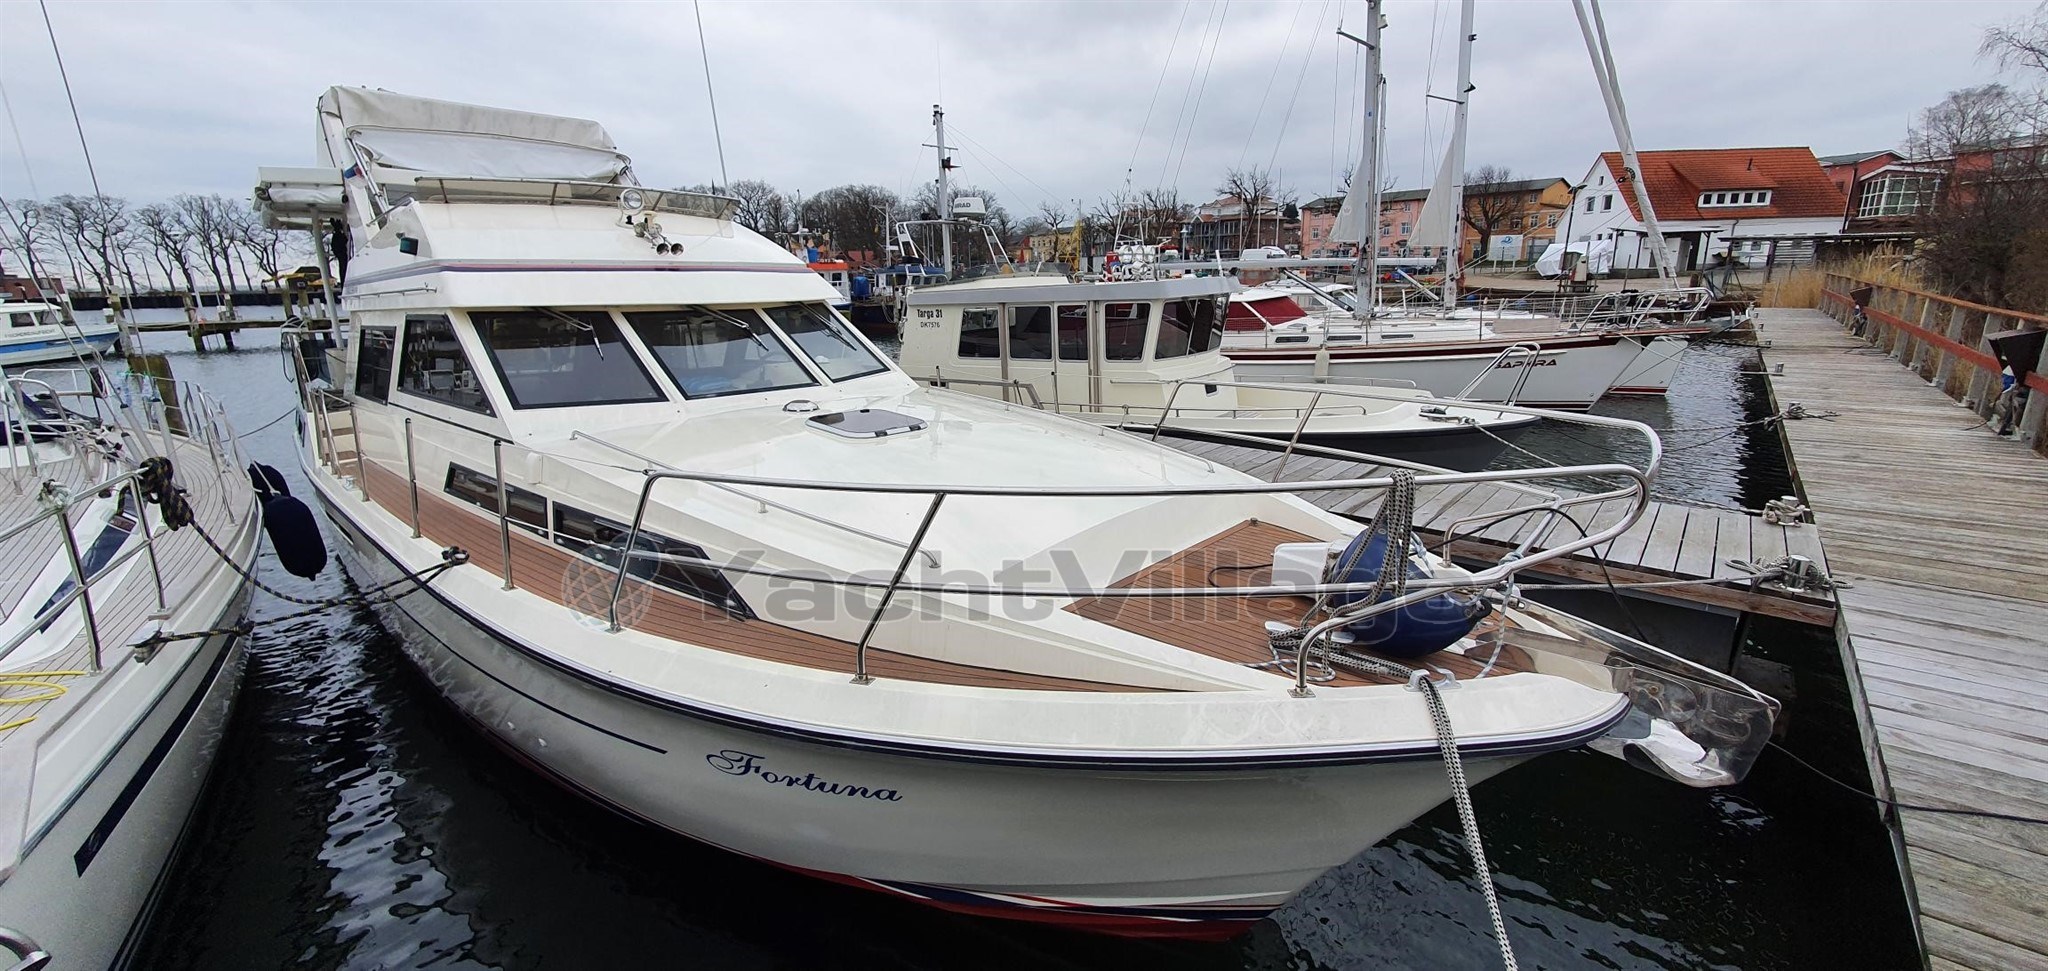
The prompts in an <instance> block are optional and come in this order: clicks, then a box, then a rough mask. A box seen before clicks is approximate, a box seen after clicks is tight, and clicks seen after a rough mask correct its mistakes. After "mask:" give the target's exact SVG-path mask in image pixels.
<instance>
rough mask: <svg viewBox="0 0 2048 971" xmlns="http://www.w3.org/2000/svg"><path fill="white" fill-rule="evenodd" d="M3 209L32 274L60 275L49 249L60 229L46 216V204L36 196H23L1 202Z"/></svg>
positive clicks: (0, 205) (10, 229) (31, 275)
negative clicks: (18, 198) (32, 197)
mask: <svg viewBox="0 0 2048 971" xmlns="http://www.w3.org/2000/svg"><path fill="white" fill-rule="evenodd" d="M0 210H4V211H5V212H6V215H7V226H8V229H9V231H10V233H11V234H12V235H13V236H14V238H15V239H16V240H17V241H19V242H20V244H21V255H22V257H23V258H25V259H26V260H27V261H28V271H29V276H30V277H34V278H41V277H47V276H54V275H56V272H57V267H56V266H55V265H53V264H52V263H51V262H50V260H49V253H48V248H49V246H50V244H51V243H52V242H55V239H54V237H55V235H56V230H55V227H54V226H53V225H52V224H51V223H50V222H49V221H47V220H46V219H45V218H44V214H43V204H42V203H41V202H38V201H36V200H34V199H20V200H15V201H13V202H0ZM38 288H40V283H38Z"/></svg>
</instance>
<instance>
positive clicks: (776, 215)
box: [725, 179, 789, 233]
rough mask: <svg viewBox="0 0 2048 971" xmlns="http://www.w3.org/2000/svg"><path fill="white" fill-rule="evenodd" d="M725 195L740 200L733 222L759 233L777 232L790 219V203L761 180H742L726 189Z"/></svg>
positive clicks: (778, 191)
mask: <svg viewBox="0 0 2048 971" xmlns="http://www.w3.org/2000/svg"><path fill="white" fill-rule="evenodd" d="M725 194H726V195H729V196H732V197H733V198H735V199H738V200H739V208H738V209H737V210H735V211H734V213H733V221H734V222H737V223H739V224H740V225H742V226H745V227H747V228H748V229H751V230H753V231H755V232H757V233H772V232H777V231H779V230H780V229H781V228H782V223H783V222H784V221H785V220H786V219H787V218H788V209H789V203H788V202H787V201H786V200H784V199H783V197H782V192H781V191H780V190H778V189H776V188H775V187H774V186H772V185H769V184H768V183H766V182H763V181H761V180H759V179H741V180H739V181H738V182H734V183H733V184H731V185H729V186H726V187H725Z"/></svg>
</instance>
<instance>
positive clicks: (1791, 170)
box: [1559, 148, 1848, 272]
mask: <svg viewBox="0 0 2048 971" xmlns="http://www.w3.org/2000/svg"><path fill="white" fill-rule="evenodd" d="M1639 157H1640V159H1641V160H1642V167H1643V171H1642V180H1643V185H1644V186H1645V187H1646V188H1648V189H1649V195H1650V204H1651V205H1653V206H1655V207H1656V209H1657V222H1658V225H1659V228H1660V229H1662V230H1663V235H1664V239H1665V241H1666V245H1667V248H1668V252H1670V253H1671V254H1672V256H1673V260H1674V262H1673V265H1674V266H1675V267H1676V268H1677V269H1678V270H1679V271H1680V272H1686V271H1690V270H1698V269H1703V268H1706V267H1707V266H1710V265H1712V264H1713V263H1714V262H1715V261H1716V259H1717V258H1718V257H1721V256H1724V255H1728V256H1732V257H1733V258H1734V259H1737V260H1739V261H1741V262H1743V263H1745V264H1750V265H1759V264H1761V263H1762V262H1763V260H1764V255H1765V253H1766V252H1768V248H1769V244H1767V243H1766V242H1765V241H1764V239H1766V238H1769V239H1776V240H1778V241H1779V242H1778V244H1777V246H1778V248H1777V257H1776V258H1777V261H1778V262H1780V263H1784V262H1799V261H1802V260H1806V259H1811V256H1812V251H1813V247H1812V243H1811V242H1807V243H1804V244H1803V245H1802V244H1801V243H1800V242H1799V240H1800V238H1801V237H1807V236H1812V237H1819V236H1827V235H1833V234H1836V233H1840V232H1841V231H1842V218H1843V212H1844V209H1845V208H1846V206H1847V202H1848V200H1847V198H1846V197H1845V196H1844V195H1843V193H1842V190H1841V189H1840V188H1837V187H1836V185H1835V183H1834V181H1833V180H1831V179H1830V178H1828V175H1827V172H1826V171H1825V170H1823V169H1822V168H1821V165H1820V161H1819V160H1818V159H1816V158H1814V156H1813V151H1812V150H1811V149H1806V148H1710V149H1688V150H1683V151H1671V152H1642V153H1640V154H1639ZM1628 181H1629V180H1628V176H1627V174H1626V168H1625V167H1624V166H1623V165H1622V161H1621V154H1620V153H1619V152H1605V153H1602V154H1601V156H1600V157H1599V158H1598V159H1597V160H1595V161H1594V162H1593V165H1592V167H1591V168H1590V169H1588V170H1587V172H1586V177H1585V179H1584V180H1583V181H1582V182H1581V183H1580V184H1579V185H1578V186H1577V187H1576V188H1575V190H1574V192H1573V196H1572V210H1571V212H1570V214H1569V215H1568V217H1567V222H1565V223H1564V224H1563V225H1561V226H1560V227H1559V229H1560V236H1563V237H1567V238H1569V239H1570V240H1572V241H1580V240H1601V239H1606V240H1613V242H1614V266H1615V269H1616V270H1618V271H1620V270H1632V269H1641V270H1648V269H1650V268H1651V267H1653V266H1654V265H1655V263H1654V261H1653V259H1652V257H1651V251H1650V249H1649V248H1648V247H1646V246H1645V245H1644V239H1645V237H1646V236H1647V235H1648V232H1647V231H1646V230H1645V228H1644V225H1643V216H1642V213H1641V211H1640V208H1639V206H1638V205H1637V203H1636V198H1635V191H1634V189H1633V188H1632V187H1631V186H1630V185H1628ZM1731 246H1732V247H1733V252H1732V253H1731V252H1730V248H1731Z"/></svg>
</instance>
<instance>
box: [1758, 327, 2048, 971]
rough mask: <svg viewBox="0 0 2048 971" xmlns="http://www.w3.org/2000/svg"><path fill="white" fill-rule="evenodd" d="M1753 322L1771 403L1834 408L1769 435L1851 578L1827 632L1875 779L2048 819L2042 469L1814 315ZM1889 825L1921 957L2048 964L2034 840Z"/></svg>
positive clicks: (2001, 830)
mask: <svg viewBox="0 0 2048 971" xmlns="http://www.w3.org/2000/svg"><path fill="white" fill-rule="evenodd" d="M1762 315H1763V316H1762V321H1761V327H1762V332H1761V333H1762V336H1764V337H1766V338H1769V339H1770V341H1771V342H1772V346H1771V347H1770V348H1769V349H1768V350H1766V351H1765V352H1764V355H1765V357H1766V359H1767V360H1769V361H1771V362H1773V363H1783V364H1784V365H1785V373H1784V374H1783V375H1778V376H1773V377H1771V378H1770V382H1771V386H1772V392H1773V394H1774V395H1775V396H1776V397H1777V399H1778V402H1779V403H1780V404H1784V403H1787V402H1790V401H1799V402H1800V403H1802V404H1804V405H1806V406H1807V407H1808V408H1810V409H1815V410H1820V409H1825V410H1829V411H1834V412H1838V413H1839V414H1840V417H1838V418H1836V419H1835V420H1833V421H1827V422H1820V421H1800V422H1788V423H1786V424H1785V425H1784V434H1785V438H1786V443H1787V446H1788V448H1789V452H1790V457H1791V458H1792V459H1793V461H1794V466H1795V469H1796V475H1797V479H1798V481H1799V482H1800V483H1801V485H1802V487H1803V489H1804V491H1805V493H1806V499H1807V502H1808V504H1810V505H1811V506H1812V507H1813V508H1814V514H1815V518H1816V519H1817V520H1818V525H1819V528H1820V532H1821V535H1822V536H1823V537H1824V539H1825V541H1826V543H1827V548H1828V554H1829V556H1828V564H1829V567H1830V569H1831V570H1832V571H1833V572H1834V574H1835V576H1836V578H1838V579H1846V580H1849V581H1850V582H1851V583H1853V584H1854V585H1853V586H1851V587H1849V588H1847V589H1844V590H1842V591H1841V592H1840V593H1839V597H1840V600H1841V619H1840V623H1839V624H1838V626H1837V630H1838V632H1839V634H1840V635H1841V637H1842V639H1843V660H1844V663H1845V665H1847V666H1848V668H1849V671H1848V673H1849V675H1850V678H1849V683H1850V686H1851V690H1852V691H1855V690H1858V689H1860V693H1861V696H1862V697H1861V699H1860V702H1861V704H1859V708H1861V709H1862V710H1864V711H1865V712H1867V721H1866V722H1865V723H1864V724H1863V725H1862V728H1863V730H1864V732H1865V736H1866V744H1867V745H1868V746H1869V748H1870V754H1871V756H1872V763H1873V776H1874V777H1875V778H1877V779H1878V780H1880V781H1879V785H1880V787H1884V786H1886V785H1887V784H1888V786H1889V789H1890V791H1891V793H1892V795H1893V798H1895V799H1897V800H1898V801H1900V802H1904V803H1909V804H1919V805H1928V806H1943V807H1952V808H1966V809H1981V810H1991V811H1995V812H2003V813H2010V814H2015V815H2022V816H2031V817H2036V818H2039V817H2044V816H2048V676H2044V675H2043V674H2042V673H2041V671H2042V668H2041V664H2042V660H2043V655H2044V653H2048V646H2044V643H2048V581H2044V580H2043V577H2044V575H2048V519H2044V518H2043V517H2044V513H2048V460H2044V459H2042V458H2041V457H2039V456H2037V455H2034V454H2032V453H2031V452H2030V451H2029V449H2028V448H2027V447H2026V446H2024V445H2022V444H2020V443H2019V442H2016V441H2013V440H2010V439H2001V438H1998V437H1996V436H1994V435H1992V434H1991V433H1990V432H1989V431H1987V430H1986V429H1985V428H1984V427H1983V426H1982V423H1981V422H1980V421H1979V419H1978V416H1977V415H1976V414H1975V413H1973V412H1972V411H1970V410H1969V409H1968V408H1965V407H1964V406H1963V405H1961V404H1958V403H1956V402H1955V401H1953V400H1951V399H1950V398H1949V397H1948V396H1947V395H1946V394H1944V393H1943V390H1942V387H1941V384H1942V383H1945V382H1937V383H1936V384H1929V383H1928V382H1927V381H1926V380H1924V379H1922V378H1921V377H1920V376H1919V375H1917V374H1915V373H1914V372H1913V371H1911V370H1908V369H1907V368H1906V367H1904V366H1901V364H1900V363H1899V362H1898V361H1896V360H1894V359H1893V358H1891V357H1888V356H1887V355H1886V354H1885V353H1884V352H1883V351H1882V350H1879V349H1875V348H1871V347H1870V346H1869V345H1868V344H1866V343H1865V342H1864V341H1862V340H1860V339H1857V338H1855V337H1852V336H1850V335H1849V334H1848V333H1847V332H1846V330H1845V329H1844V327H1843V326H1842V325H1840V324H1838V323H1836V322H1835V321H1833V320H1830V319H1828V317H1827V316H1825V315H1824V314H1822V313H1820V312H1819V311H1814V310H1766V311H1763V312H1762ZM1938 376H1939V375H1938ZM2041 393H2042V392H2040V391H2036V392H2035V394H2037V395H2038V394H2041ZM1887 779H1888V783H1887V781H1886V780H1887ZM1898 816H1899V824H1900V827H1901V830H1902V832H1903V836H1904V854H1905V859H1904V863H1905V864H1906V868H1907V872H1908V874H1909V877H1910V883H1911V888H1912V891H1913V895H1914V897H1915V899H1916V908H1917V913H1918V918H1919V930H1920V937H1921V941H1922V943H1923V945H1924V946H1925V948H1926V951H1927V956H1928V959H1929V962H1930V966H1931V967H1933V968H1934V969H1936V971H1944V969H1961V968H1969V969H1984V971H1992V969H1997V971H2030V969H2031V971H2048V893H2044V891H2043V888H2044V887H2048V831H2044V829H2043V828H2042V827H2040V826H2029V825H2026V824H2022V823H2014V822H2005V821H2000V820H1990V819H1980V818H1973V817H1965V816H1954V815H1948V814H1938V813H1924V812H1913V811H1911V810H1906V811H1902V812H1900V813H1899V814H1898Z"/></svg>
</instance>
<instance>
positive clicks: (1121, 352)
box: [1102, 303, 1152, 361]
mask: <svg viewBox="0 0 2048 971" xmlns="http://www.w3.org/2000/svg"><path fill="white" fill-rule="evenodd" d="M1151 322H1152V305H1151V304H1149V303H1112V304H1104V305H1103V308H1102V358H1103V360H1106V361H1138V360H1143V359H1144V357H1145V326H1146V325H1147V324H1149V323H1151Z"/></svg>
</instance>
